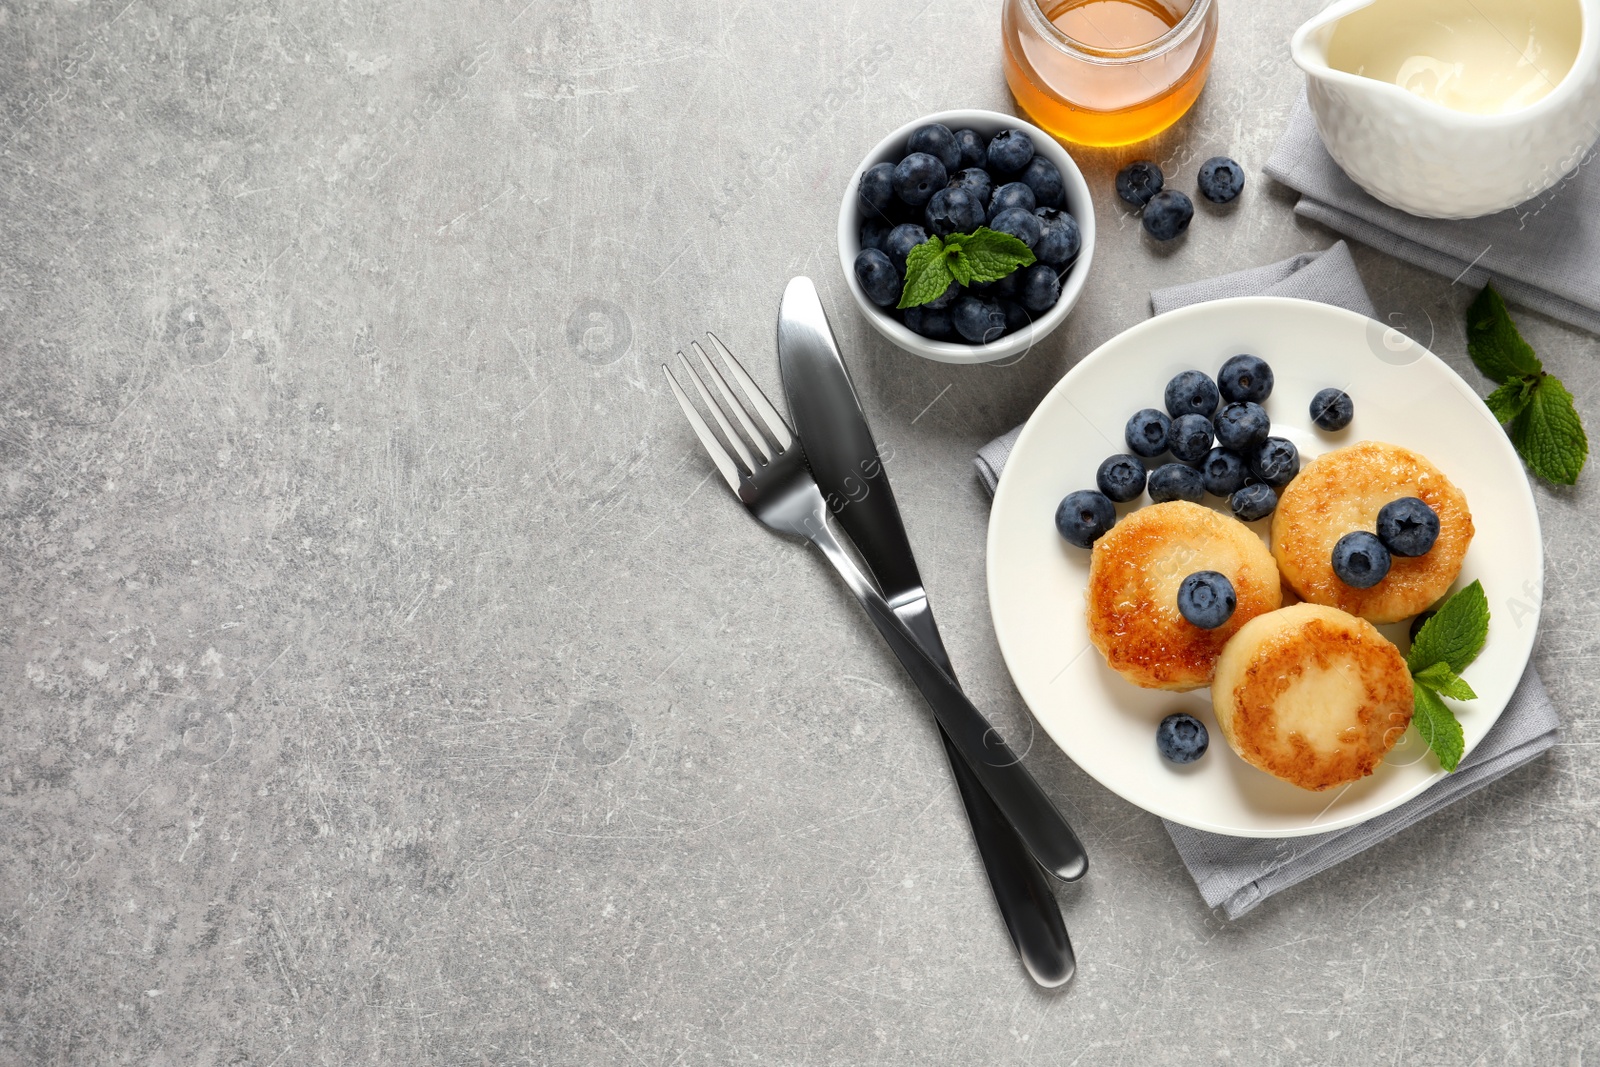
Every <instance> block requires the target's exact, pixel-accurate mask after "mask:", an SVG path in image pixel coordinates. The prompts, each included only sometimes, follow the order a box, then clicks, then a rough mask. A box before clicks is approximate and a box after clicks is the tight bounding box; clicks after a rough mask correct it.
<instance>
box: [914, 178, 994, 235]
mask: <svg viewBox="0 0 1600 1067" xmlns="http://www.w3.org/2000/svg"><path fill="white" fill-rule="evenodd" d="M927 219H928V231H929V232H930V233H936V234H938V235H939V236H940V237H949V236H950V235H951V234H953V233H971V232H972V231H973V230H976V229H977V228H978V227H979V226H982V225H983V201H982V200H979V199H978V198H977V196H975V195H974V194H973V193H972V192H971V191H970V190H968V189H962V188H959V187H952V186H946V187H945V188H943V189H940V190H939V191H938V192H937V193H934V194H933V199H932V200H929V201H928V211H927Z"/></svg>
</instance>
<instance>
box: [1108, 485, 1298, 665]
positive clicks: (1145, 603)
mask: <svg viewBox="0 0 1600 1067" xmlns="http://www.w3.org/2000/svg"><path fill="white" fill-rule="evenodd" d="M1196 571H1217V572H1219V573H1221V574H1222V575H1224V576H1225V577H1226V578H1227V579H1228V580H1229V581H1230V582H1232V583H1233V588H1234V592H1235V594H1236V595H1237V596H1238V606H1237V607H1236V608H1235V609H1234V612H1233V615H1232V616H1231V617H1230V618H1229V619H1228V621H1227V622H1225V623H1224V624H1222V625H1221V626H1219V627H1217V628H1216V629H1214V630H1203V629H1201V628H1200V627H1198V626H1195V625H1194V624H1193V623H1191V622H1189V621H1188V620H1186V619H1185V618H1184V617H1183V616H1182V615H1181V614H1180V613H1179V612H1178V586H1180V585H1181V584H1183V580H1184V579H1185V578H1187V577H1188V576H1189V575H1191V574H1194V573H1195V572H1196ZM1086 595H1087V598H1088V619H1089V638H1090V640H1092V641H1093V642H1094V646H1095V647H1096V648H1098V649H1099V650H1100V652H1101V654H1102V655H1103V656H1105V658H1106V662H1107V663H1109V664H1110V665H1111V667H1112V669H1113V670H1115V671H1117V672H1118V673H1119V674H1121V675H1122V676H1123V677H1124V678H1126V679H1128V681H1130V682H1132V683H1133V684H1134V685H1137V686H1142V687H1144V688H1146V689H1179V690H1182V689H1196V688H1199V687H1200V686H1202V685H1205V684H1206V683H1208V682H1209V681H1211V676H1212V674H1213V673H1214V671H1215V670H1216V663H1217V657H1218V656H1219V655H1221V653H1222V647H1223V645H1225V644H1226V643H1227V641H1228V638H1229V637H1231V636H1233V634H1234V633H1235V632H1236V631H1237V630H1238V629H1239V627H1241V626H1243V625H1244V624H1245V623H1246V622H1248V621H1249V620H1250V619H1253V618H1255V617H1256V616H1257V615H1260V614H1262V613H1263V612H1267V611H1272V610H1274V609H1275V608H1277V607H1278V606H1279V604H1280V603H1281V602H1282V595H1283V594H1282V590H1281V588H1280V585H1279V578H1278V568H1277V565H1276V564H1274V563H1273V561H1272V555H1271V553H1269V552H1268V551H1267V549H1266V546H1265V545H1263V544H1262V543H1261V539H1260V538H1259V537H1257V536H1256V535H1255V534H1254V533H1253V532H1252V531H1251V530H1250V529H1249V528H1248V527H1246V526H1245V525H1244V524H1243V523H1241V522H1239V521H1238V520H1236V519H1233V518H1230V517H1229V516H1226V515H1223V514H1220V513H1219V512H1216V511H1213V510H1211V509H1210V508H1207V507H1202V506H1200V505H1199V504H1191V503H1189V502H1188V501H1184V500H1173V501H1169V502H1167V503H1164V504H1151V505H1150V506H1148V507H1143V508H1140V509H1139V510H1138V511H1135V512H1133V513H1131V514H1130V515H1128V516H1127V517H1126V518H1124V519H1123V520H1122V521H1120V522H1118V523H1117V524H1116V525H1115V526H1113V527H1112V528H1111V529H1110V530H1109V531H1107V532H1106V533H1105V534H1103V535H1101V537H1100V538H1099V540H1097V541H1096V542H1095V543H1094V555H1093V557H1092V558H1091V561H1090V564H1089V587H1088V590H1087V591H1086Z"/></svg>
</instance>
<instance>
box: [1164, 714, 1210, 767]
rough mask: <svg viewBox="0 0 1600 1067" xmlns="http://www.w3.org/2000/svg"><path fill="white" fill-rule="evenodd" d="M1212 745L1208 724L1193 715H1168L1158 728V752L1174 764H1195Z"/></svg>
mask: <svg viewBox="0 0 1600 1067" xmlns="http://www.w3.org/2000/svg"><path fill="white" fill-rule="evenodd" d="M1210 744H1211V737H1210V734H1208V733H1207V731H1206V724H1205V723H1203V722H1201V721H1200V720H1199V719H1197V718H1195V717H1194V716H1193V715H1185V714H1182V713H1181V712H1180V713H1179V714H1176V715H1168V716H1167V717H1166V718H1165V719H1162V720H1161V725H1160V726H1157V727H1156V750H1157V751H1159V752H1160V753H1161V755H1162V757H1163V758H1164V759H1167V760H1170V761H1171V762H1173V763H1193V762H1194V761H1195V760H1197V759H1199V758H1200V757H1201V756H1204V755H1205V754H1206V748H1207V747H1208V746H1209V745H1210Z"/></svg>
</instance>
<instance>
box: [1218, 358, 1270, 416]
mask: <svg viewBox="0 0 1600 1067" xmlns="http://www.w3.org/2000/svg"><path fill="white" fill-rule="evenodd" d="M1217 387H1218V388H1219V389H1221V390H1222V399H1224V400H1227V401H1229V402H1230V403H1235V404H1242V403H1245V402H1246V401H1254V402H1255V403H1257V404H1259V403H1261V402H1262V401H1263V400H1265V399H1266V398H1267V397H1269V396H1271V395H1272V368H1271V367H1269V366H1267V361H1266V360H1264V359H1262V358H1261V357H1260V356H1251V355H1246V354H1244V353H1242V352H1241V353H1240V354H1239V355H1237V356H1229V357H1228V359H1227V362H1225V363H1223V364H1222V370H1221V371H1219V372H1218V373H1217Z"/></svg>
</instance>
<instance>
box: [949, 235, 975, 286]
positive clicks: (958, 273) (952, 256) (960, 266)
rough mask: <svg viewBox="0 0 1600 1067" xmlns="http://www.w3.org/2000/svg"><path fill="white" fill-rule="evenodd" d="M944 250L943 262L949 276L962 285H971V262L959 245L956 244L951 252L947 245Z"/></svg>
mask: <svg viewBox="0 0 1600 1067" xmlns="http://www.w3.org/2000/svg"><path fill="white" fill-rule="evenodd" d="M945 248H946V251H945V254H944V262H945V266H946V267H948V268H949V269H950V276H951V277H953V278H954V279H955V280H956V281H958V282H960V283H961V284H962V285H971V284H972V261H971V260H970V259H968V258H967V254H966V252H965V251H964V250H963V249H962V247H961V245H960V244H957V245H956V246H955V248H954V249H953V250H952V249H950V247H949V246H948V245H946V246H945Z"/></svg>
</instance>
